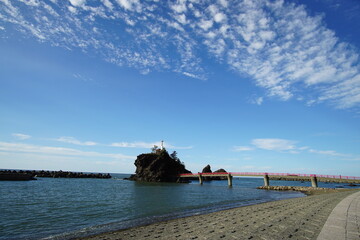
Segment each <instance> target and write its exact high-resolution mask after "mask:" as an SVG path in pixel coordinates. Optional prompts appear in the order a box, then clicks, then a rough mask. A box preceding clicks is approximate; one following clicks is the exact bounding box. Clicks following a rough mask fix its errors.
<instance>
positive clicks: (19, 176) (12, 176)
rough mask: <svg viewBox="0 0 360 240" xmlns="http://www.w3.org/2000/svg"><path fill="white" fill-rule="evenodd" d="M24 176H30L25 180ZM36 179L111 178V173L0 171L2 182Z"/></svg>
mask: <svg viewBox="0 0 360 240" xmlns="http://www.w3.org/2000/svg"><path fill="white" fill-rule="evenodd" d="M24 176H29V179H25V177H24ZM35 177H48V178H103V179H106V178H111V175H110V174H109V173H107V174H103V173H82V172H68V171H61V170H60V171H44V170H41V171H37V170H18V171H15V170H2V171H0V179H2V180H34V178H35Z"/></svg>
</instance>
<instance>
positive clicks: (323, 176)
mask: <svg viewBox="0 0 360 240" xmlns="http://www.w3.org/2000/svg"><path fill="white" fill-rule="evenodd" d="M200 174H204V175H222V174H224V175H228V174H230V175H238V176H264V175H268V176H287V177H317V178H334V179H350V180H360V177H355V176H342V175H324V174H303V173H267V172H212V173H200ZM198 175H199V173H183V174H180V176H194V177H196V176H198Z"/></svg>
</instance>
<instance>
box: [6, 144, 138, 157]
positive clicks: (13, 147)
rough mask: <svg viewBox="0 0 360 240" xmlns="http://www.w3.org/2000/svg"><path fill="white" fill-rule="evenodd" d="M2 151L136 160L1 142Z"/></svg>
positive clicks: (70, 149)
mask: <svg viewBox="0 0 360 240" xmlns="http://www.w3.org/2000/svg"><path fill="white" fill-rule="evenodd" d="M0 151H3V152H13V153H37V154H47V155H58V156H80V157H106V158H115V159H135V157H134V156H127V155H123V154H113V153H99V152H85V151H80V150H77V149H73V148H63V147H51V146H39V145H31V144H23V143H8V142H0Z"/></svg>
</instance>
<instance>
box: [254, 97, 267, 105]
mask: <svg viewBox="0 0 360 240" xmlns="http://www.w3.org/2000/svg"><path fill="white" fill-rule="evenodd" d="M263 102H264V98H263V97H257V98H254V99H252V100H251V103H252V104H256V105H259V106H260V105H261V104H262V103H263Z"/></svg>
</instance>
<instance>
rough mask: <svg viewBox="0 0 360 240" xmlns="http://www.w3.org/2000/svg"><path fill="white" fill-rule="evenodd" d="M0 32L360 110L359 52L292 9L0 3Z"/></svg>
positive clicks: (144, 68)
mask: <svg viewBox="0 0 360 240" xmlns="http://www.w3.org/2000/svg"><path fill="white" fill-rule="evenodd" d="M29 12H32V13H33V14H28V13H29ZM104 22H106V23H107V24H103V23H104ZM0 23H1V25H2V28H5V29H11V28H13V29H15V30H18V31H19V32H21V33H22V34H24V35H25V36H26V37H28V36H32V37H34V38H35V39H37V40H38V41H40V42H48V43H50V44H51V45H53V46H56V47H63V48H66V49H81V50H82V51H83V52H84V53H87V52H94V53H96V54H97V55H98V56H99V57H101V58H103V59H104V60H105V61H108V62H110V63H113V64H117V65H119V66H128V67H132V68H136V69H138V70H139V71H140V72H141V73H148V72H150V71H171V72H176V73H179V74H183V75H186V76H188V77H193V78H198V79H206V78H207V76H208V74H207V72H208V71H210V70H209V67H208V66H206V65H205V62H206V60H207V58H209V57H210V58H212V59H215V60H216V61H218V62H219V63H222V64H226V65H227V66H228V68H229V69H231V70H233V71H235V72H236V73H238V74H240V75H241V76H248V77H249V79H251V80H252V81H253V82H254V83H255V84H256V85H257V86H258V87H259V88H262V89H265V91H266V95H267V96H268V97H277V98H279V99H281V100H284V101H287V100H289V99H302V100H301V101H304V103H305V104H309V105H310V103H311V104H316V103H329V104H332V105H333V106H335V107H336V108H342V109H344V108H354V107H359V106H360V65H359V58H358V55H359V54H358V52H359V51H358V49H357V48H356V47H355V46H351V45H350V44H348V43H347V42H345V41H343V40H342V39H340V38H339V36H338V35H337V34H336V32H334V31H333V30H331V29H329V28H328V27H327V26H326V23H325V22H324V18H323V17H322V15H311V14H309V12H308V11H307V9H306V7H305V6H304V5H301V4H295V3H290V2H287V1H266V0H254V1H245V0H240V1H235V2H233V3H232V5H231V8H229V7H228V1H225V0H220V1H217V2H214V1H206V0H205V1H186V0H179V1H169V2H167V4H164V3H163V2H161V1H139V0H102V1H86V0H69V1H35V0H32V1H10V0H6V1H5V0H2V1H0ZM113 26H116V27H113ZM0 34H7V32H6V31H0ZM204 53H205V54H204ZM204 60H205V61H204ZM259 99H260V98H259ZM261 99H262V98H261Z"/></svg>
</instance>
